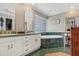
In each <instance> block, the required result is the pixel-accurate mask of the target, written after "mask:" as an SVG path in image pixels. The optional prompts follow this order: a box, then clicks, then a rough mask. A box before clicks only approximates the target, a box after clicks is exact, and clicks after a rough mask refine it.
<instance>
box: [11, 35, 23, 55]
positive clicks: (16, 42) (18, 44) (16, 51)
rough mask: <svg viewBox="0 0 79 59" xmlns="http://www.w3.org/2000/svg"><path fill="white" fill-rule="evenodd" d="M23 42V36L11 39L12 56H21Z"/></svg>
mask: <svg viewBox="0 0 79 59" xmlns="http://www.w3.org/2000/svg"><path fill="white" fill-rule="evenodd" d="M23 40H24V37H23V36H18V37H13V41H12V44H11V48H12V55H13V56H19V55H22V54H23Z"/></svg>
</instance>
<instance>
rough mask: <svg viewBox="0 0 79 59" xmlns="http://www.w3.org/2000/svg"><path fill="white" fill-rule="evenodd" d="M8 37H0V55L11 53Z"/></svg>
mask: <svg viewBox="0 0 79 59" xmlns="http://www.w3.org/2000/svg"><path fill="white" fill-rule="evenodd" d="M10 47H11V46H10V38H0V56H6V55H7V56H8V55H11V49H10Z"/></svg>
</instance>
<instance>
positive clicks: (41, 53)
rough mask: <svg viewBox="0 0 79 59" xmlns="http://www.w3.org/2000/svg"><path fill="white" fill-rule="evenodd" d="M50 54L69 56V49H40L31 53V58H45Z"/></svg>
mask: <svg viewBox="0 0 79 59" xmlns="http://www.w3.org/2000/svg"><path fill="white" fill-rule="evenodd" d="M51 52H64V53H67V54H70V48H69V47H65V48H64V47H58V48H41V49H39V50H38V51H36V52H34V53H32V54H31V56H45V55H46V54H48V53H51Z"/></svg>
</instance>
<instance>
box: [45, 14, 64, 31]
mask: <svg viewBox="0 0 79 59" xmlns="http://www.w3.org/2000/svg"><path fill="white" fill-rule="evenodd" d="M56 19H60V24H57V23H56ZM46 31H47V32H64V31H65V14H58V15H54V16H51V17H49V18H48V20H47V24H46Z"/></svg>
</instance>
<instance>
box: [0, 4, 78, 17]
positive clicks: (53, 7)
mask: <svg viewBox="0 0 79 59" xmlns="http://www.w3.org/2000/svg"><path fill="white" fill-rule="evenodd" d="M24 4H26V5H27V3H24ZM29 4H31V3H29ZM15 6H16V4H14V3H0V10H4V11H9V12H12V11H13V10H15ZM71 6H73V7H74V8H75V9H79V3H35V4H33V8H34V10H36V11H38V12H40V13H41V14H43V15H45V16H52V15H56V14H59V13H63V12H67V11H68V10H69V9H70V7H71ZM13 12H14V11H13Z"/></svg>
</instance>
